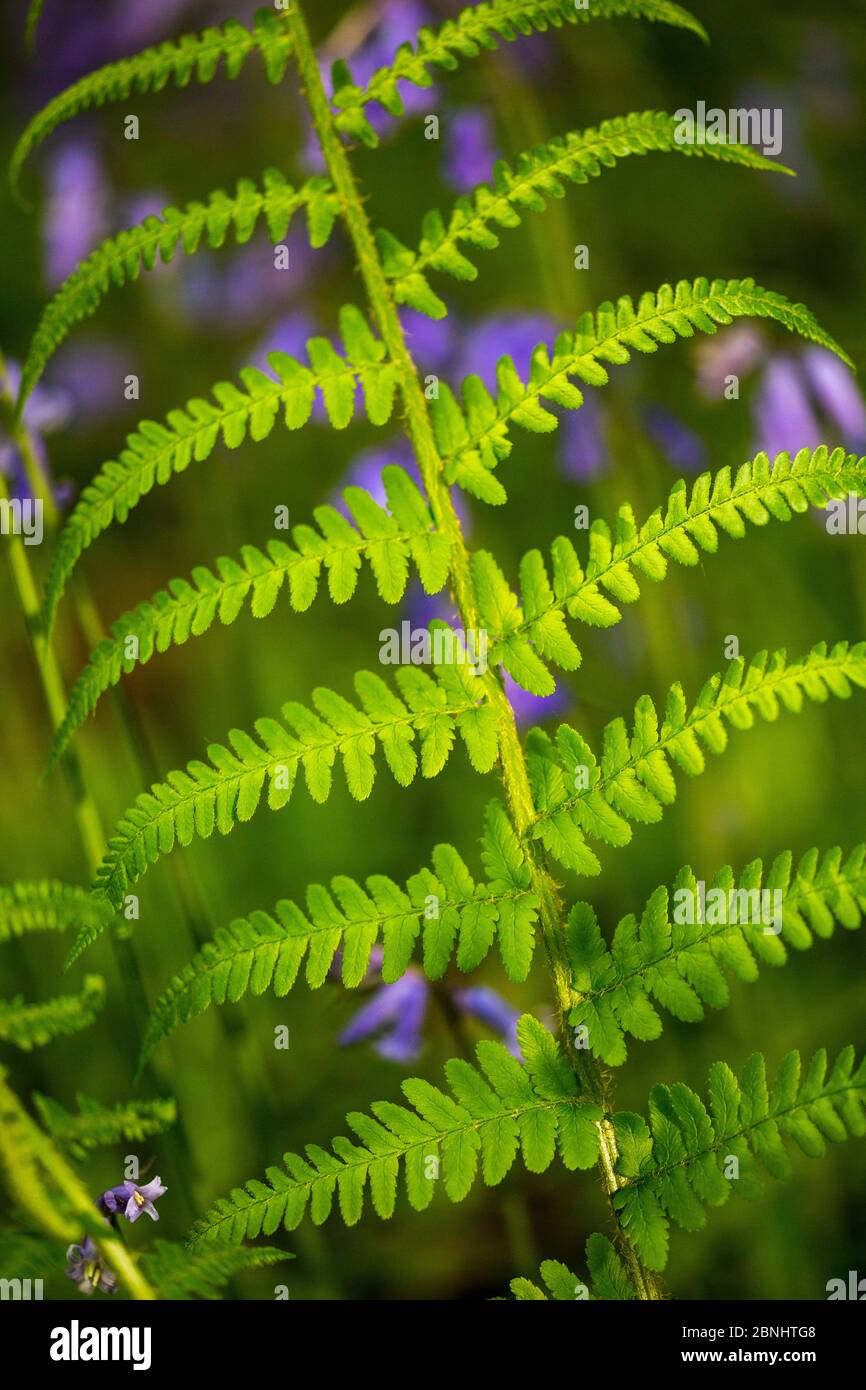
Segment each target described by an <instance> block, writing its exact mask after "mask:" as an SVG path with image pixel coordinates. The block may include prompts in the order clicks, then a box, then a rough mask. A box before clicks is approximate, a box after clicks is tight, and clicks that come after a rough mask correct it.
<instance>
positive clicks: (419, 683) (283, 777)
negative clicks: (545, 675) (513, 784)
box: [70, 625, 498, 962]
mask: <svg viewBox="0 0 866 1390" xmlns="http://www.w3.org/2000/svg"><path fill="white" fill-rule="evenodd" d="M431 626H432V625H431ZM442 626H444V625H442ZM395 680H396V683H397V687H398V689H399V692H400V694H399V695H397V694H396V693H395V692H394V691H393V690H392V689H391V687H390V686H389V685H387V684H386V683H385V681H383V680H382V678H381V677H380V676H378V675H374V674H373V673H371V672H369V671H360V672H358V674H357V675H356V676H355V689H356V691H357V694H358V696H359V699H360V705H361V707H360V708H358V706H356V705H353V704H350V703H349V701H348V700H345V699H343V697H342V696H341V695H335V694H334V693H333V692H332V691H330V690H325V689H318V690H315V691H314V692H313V704H314V706H315V709H314V710H310V709H307V708H306V707H305V706H304V705H300V704H297V703H296V702H294V701H290V702H289V703H288V704H286V705H284V706H283V710H282V713H283V719H284V720H285V724H280V723H278V722H277V720H275V719H260V720H258V721H257V723H256V726H255V727H256V733H257V735H258V740H259V741H258V742H257V741H256V740H255V739H253V738H251V737H250V735H249V734H246V733H244V732H243V731H241V730H238V729H235V730H233V731H232V732H231V733H230V734H229V744H230V745H231V746H230V748H226V747H224V746H223V745H222V744H218V743H215V744H211V746H210V748H209V749H208V758H209V762H208V763H203V762H200V761H196V762H192V763H189V764H188V766H187V768H186V770H185V771H182V772H171V773H169V775H168V779H167V781H165V782H161V783H157V784H155V785H154V786H153V787H152V788H151V790H150V791H149V792H145V793H143V794H142V795H141V796H139V797H138V800H137V801H136V802H135V805H134V806H132V807H131V808H130V809H129V810H128V811H127V812H126V814H125V815H124V817H123V819H122V820H121V821H120V824H119V825H118V827H117V830H116V832H115V835H114V837H113V838H112V839H111V840H110V841H109V852H108V854H107V855H106V857H105V859H104V860H103V862H102V865H101V867H100V870H99V873H98V875H97V878H96V882H95V884H94V891H95V893H96V895H97V898H106V899H108V901H109V902H113V903H117V902H120V901H121V900H122V898H123V895H124V893H125V891H126V888H127V886H128V885H129V884H130V883H133V882H134V881H135V880H136V879H138V878H140V877H141V875H142V874H143V873H144V872H145V870H146V869H147V867H148V865H150V864H153V863H155V862H156V860H157V859H159V858H161V857H162V856H163V855H164V854H168V853H170V852H171V850H172V849H173V848H174V847H175V845H176V844H180V845H182V846H186V845H189V844H190V843H191V842H192V841H193V839H196V838H202V839H207V838H208V837H209V836H210V835H212V834H213V831H214V830H215V829H216V830H218V831H219V832H220V834H221V835H226V834H228V833H229V831H231V830H232V829H234V827H235V825H236V824H238V823H240V822H244V821H247V820H249V819H250V817H251V816H252V815H253V814H254V812H255V810H256V808H257V807H258V805H259V802H260V801H261V799H262V796H263V794H264V793H265V791H266V790H267V801H268V805H269V807H270V809H271V810H274V811H276V810H279V809H281V808H282V807H283V806H285V805H286V804H287V802H288V801H289V799H290V797H291V794H292V790H293V787H294V783H295V778H296V776H297V773H298V771H299V770H300V769H302V770H303V773H304V777H305V780H306V783H307V789H308V791H309V793H310V795H311V797H312V798H313V800H314V801H317V802H323V801H325V800H327V798H328V796H329V795H330V791H331V783H332V772H333V766H334V763H335V761H336V759H337V756H338V755H339V757H340V760H341V761H342V764H343V769H344V772H345V775H346V784H347V786H348V789H349V792H350V794H351V795H352V796H353V797H354V798H355V800H356V801H363V800H365V799H366V798H367V797H368V796H369V794H370V792H371V790H372V787H373V782H374V780H375V776H376V764H375V761H374V756H373V755H374V753H375V751H376V747H377V744H378V745H381V748H382V751H383V752H384V754H385V761H386V762H387V764H388V766H389V768H390V770H391V773H392V774H393V776H394V778H395V780H396V781H397V782H398V783H399V784H400V785H401V786H407V785H408V784H409V783H410V782H411V781H412V780H413V778H414V777H415V775H416V773H417V771H418V770H419V767H420V771H421V773H422V775H423V776H424V777H435V776H437V775H438V773H439V772H441V771H442V768H443V767H444V766H445V764H446V762H447V761H448V757H449V754H450V752H451V747H452V745H453V742H454V736H455V734H456V733H459V734H460V736H461V738H462V740H463V742H464V744H465V746H466V751H467V753H468V754H469V759H470V761H471V763H472V765H473V767H474V768H475V770H476V771H477V772H489V771H490V769H491V767H492V766H493V764H494V762H495V761H496V758H497V757H498V741H497V737H496V727H497V725H496V712H495V711H494V709H493V708H492V706H489V705H486V704H483V705H482V699H483V695H482V693H481V691H480V687H481V684H482V682H481V680H480V678H478V677H475V676H473V675H472V673H471V672H470V670H469V668H468V666H467V665H466V664H458V663H457V662H455V663H454V664H453V665H443V666H437V667H436V668H435V677H434V676H430V675H428V674H427V673H426V672H425V671H422V670H420V669H419V667H417V666H403V667H400V668H398V669H397V671H396V673H395ZM401 697H402V698H401ZM286 725H288V726H289V727H288V728H287V727H286ZM289 729H291V730H292V731H293V732H289ZM416 740H417V742H418V744H419V745H420V746H419V749H418V752H417V753H416V751H415V747H414V744H415V742H416ZM92 939H93V936H92V934H88V933H86V932H82V933H81V934H80V935H79V938H78V941H77V942H76V943H75V945H74V946H73V950H72V955H71V957H70V962H71V961H72V960H75V959H76V958H77V956H78V955H79V954H80V951H81V950H83V949H84V946H86V945H88V944H89V942H90V941H91V940H92Z"/></svg>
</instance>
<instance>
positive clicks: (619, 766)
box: [527, 642, 866, 874]
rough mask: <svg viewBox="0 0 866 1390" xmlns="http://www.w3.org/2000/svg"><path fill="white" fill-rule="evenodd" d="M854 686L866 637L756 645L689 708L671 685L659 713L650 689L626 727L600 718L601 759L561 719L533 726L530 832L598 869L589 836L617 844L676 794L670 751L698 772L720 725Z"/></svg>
mask: <svg viewBox="0 0 866 1390" xmlns="http://www.w3.org/2000/svg"><path fill="white" fill-rule="evenodd" d="M852 686H861V687H862V686H866V642H859V643H858V644H857V645H856V646H850V645H849V644H848V643H847V642H837V643H836V644H835V646H833V647H832V648H831V649H830V650H829V651H828V650H827V644H826V643H825V642H820V643H819V644H818V645H817V646H816V647H813V648H812V650H811V651H810V652H809V654H808V655H807V656H805V657H803V658H802V659H801V660H799V661H794V662H788V660H787V657H786V654H785V652H784V651H777V652H774V653H773V654H772V655H771V656H768V655H767V653H766V652H759V653H758V655H757V656H755V657H754V658H753V659H752V661H751V662H750V663H749V665H748V666H746V663H745V661H744V660H743V658H742V657H738V658H737V659H736V660H735V661H732V662H731V663H730V665H729V666H728V668H727V670H726V672H725V674H724V675H723V676H722V675H715V676H712V677H711V678H710V680H708V681H707V683H706V685H705V686H704V688H703V690H702V691H701V693H700V695H699V696H698V698H697V700H696V701H695V702H694V704H693V705H692V706H691V707H690V706H689V705H688V703H687V701H686V698H685V695H684V694H683V690H682V687H681V686H680V685H679V684H676V685H673V686H672V687H671V689H670V691H669V693H668V697H667V702H666V705H665V713H664V718H663V720H661V721H659V716H658V713H657V711H656V707H655V705H654V704H653V702H652V700H651V699H650V697H649V696H648V695H643V696H641V698H640V699H639V700H638V702H637V704H636V706H635V713H634V723H633V726H632V729H631V731H630V730H629V728H628V725H627V724H626V721H625V720H624V719H614V720H613V721H612V722H611V723H610V724H608V725H607V727H606V729H605V731H604V739H603V748H602V755H601V759H600V760H599V759H597V758H596V756H595V754H594V753H593V751H592V749H591V748H590V746H589V744H588V743H587V742H586V740H585V739H584V738H583V737H582V736H581V735H580V734H579V733H578V732H577V731H576V730H575V729H572V728H569V726H568V725H567V724H562V725H560V727H559V729H558V730H557V734H556V742H555V743H554V742H553V741H552V740H551V739H550V737H549V735H548V734H546V733H545V732H543V731H542V730H541V729H538V728H536V729H533V730H531V732H530V735H529V738H528V740H527V754H528V758H527V761H528V763H529V774H530V780H531V782H532V787H533V795H534V798H535V806H536V810H537V812H538V814H537V818H536V821H535V824H534V827H533V830H532V835H533V838H535V839H540V840H541V841H542V843H543V844H544V846H545V848H546V849H547V850H548V852H549V853H550V854H552V855H553V857H554V858H555V859H557V860H559V862H560V863H561V864H564V865H565V866H566V868H570V869H575V870H576V871H577V872H578V873H581V874H597V873H598V872H599V871H600V865H599V861H598V859H597V857H596V855H595V853H594V851H593V850H592V848H591V847H590V845H589V844H588V843H587V837H589V838H591V839H593V840H601V841H604V842H605V843H606V844H609V845H615V846H620V845H625V844H628V842H629V840H630V839H631V835H632V828H631V822H637V823H644V824H651V823H653V822H655V821H659V820H661V817H662V813H663V811H664V808H665V807H666V806H669V805H670V804H671V803H672V802H673V801H674V800H675V799H676V782H675V780H674V775H673V769H672V767H671V762H670V760H671V759H672V760H673V762H674V763H676V764H677V765H678V767H679V768H680V769H681V770H682V771H683V772H686V773H688V774H689V776H696V775H697V774H698V773H701V772H703V771H704V768H705V765H706V763H705V757H704V751H703V750H704V749H706V750H707V751H708V752H710V753H722V752H724V750H725V748H726V747H727V742H728V729H727V726H728V725H730V726H731V728H733V729H735V730H744V729H750V728H752V727H753V725H754V722H755V715H756V714H757V715H760V716H761V718H762V719H766V720H770V721H771V720H774V719H776V718H777V717H778V715H779V711H780V709H782V708H784V709H786V710H788V711H790V712H791V713H792V714H799V713H800V712H801V710H802V708H803V703H804V699H809V700H814V701H818V702H823V701H825V700H826V699H827V698H828V696H830V695H835V696H837V697H839V698H840V699H848V698H849V697H850V695H851V693H852ZM702 745H703V747H702ZM575 789H577V790H575Z"/></svg>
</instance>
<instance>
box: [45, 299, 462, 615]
mask: <svg viewBox="0 0 866 1390" xmlns="http://www.w3.org/2000/svg"><path fill="white" fill-rule="evenodd" d="M339 324H340V336H341V338H342V341H343V345H344V352H345V356H342V355H340V353H338V352H337V351H336V350H335V348H334V346H333V344H332V343H331V342H330V341H329V339H327V338H318V337H317V338H311V339H310V340H309V341H308V343H307V355H308V360H309V365H305V364H304V363H302V362H300V361H298V360H297V358H294V357H289V356H288V355H287V354H286V353H283V352H272V353H269V354H268V363H269V365H270V368H271V371H272V372H273V374H274V375H273V377H269V376H267V375H266V374H265V373H264V372H261V371H259V369H258V368H257V367H245V368H243V370H242V371H241V373H240V377H241V382H242V383H243V389H241V388H240V387H238V386H236V385H235V384H234V383H233V382H228V381H222V382H218V383H217V385H216V386H215V387H214V388H213V391H212V395H213V397H214V400H213V401H208V400H203V399H201V398H200V397H197V398H195V399H193V400H191V401H189V402H188V403H187V405H186V406H185V407H184V409H182V410H172V411H171V412H170V413H169V415H168V416H167V418H166V420H165V421H164V422H163V423H161V424H158V423H157V422H156V421H153V420H144V421H142V422H141V424H140V425H139V426H138V428H137V430H136V431H135V432H134V433H133V434H131V435H129V436H128V438H127V441H126V448H125V449H124V450H123V452H122V453H121V454H120V457H119V458H118V459H111V460H109V462H108V463H104V464H103V465H102V467H101V468H100V469H99V472H98V473H97V474H96V477H95V478H94V479H93V481H92V482H91V483H89V484H88V485H87V487H86V488H85V489H84V491H83V492H82V494H81V497H80V498H79V500H78V502H77V504H76V506H75V508H74V509H73V511H72V512H71V514H70V516H69V519H68V520H67V522H66V524H65V526H64V527H63V530H62V531H61V533H60V540H59V541H58V545H57V549H56V551H55V554H54V557H53V560H52V564H51V569H50V572H49V575H48V580H47V583H46V589H45V604H44V615H43V616H44V622H45V625H46V629H47V631H48V632H50V631H51V628H52V626H53V623H54V618H55V615H56V612H57V606H58V604H59V602H60V600H61V598H62V597H63V593H64V591H65V589H66V585H67V584H68V582H69V579H70V576H71V575H72V572H73V570H74V569H75V566H76V564H77V563H78V560H79V558H80V557H81V555H82V554H83V552H84V551H85V550H86V549H87V548H88V547H89V546H90V545H92V544H93V542H94V541H95V540H96V538H97V537H98V536H100V535H101V534H102V532H103V531H105V530H106V528H107V527H109V526H111V525H112V524H113V523H114V522H117V523H118V524H123V522H125V521H126V519H127V517H128V516H129V514H130V512H131V511H132V510H133V508H134V507H136V506H137V505H138V503H139V502H140V501H141V499H142V497H145V496H146V495H147V493H149V492H150V490H151V489H152V488H153V487H155V486H163V485H165V484H166V483H168V482H169V481H170V480H171V479H172V478H173V477H174V476H175V474H177V473H183V472H184V470H185V469H186V468H188V467H189V465H190V463H192V462H196V463H200V462H202V461H203V460H204V459H207V458H209V457H210V455H211V454H212V453H213V451H214V449H215V448H216V446H217V443H218V442H219V441H220V440H221V441H222V442H223V443H224V444H225V446H226V447H227V448H229V449H237V448H238V447H239V446H240V445H241V444H243V442H244V441H245V440H246V439H247V438H249V439H250V440H252V442H253V443H256V444H257V443H259V442H261V441H262V440H264V439H267V438H268V436H269V435H270V433H271V431H272V430H273V428H274V426H275V424H276V422H277V419H278V418H279V417H280V416H281V415H282V419H283V422H284V424H285V426H286V429H288V430H297V429H300V428H301V427H302V426H303V425H305V424H306V423H307V421H308V420H309V418H310V416H311V414H312V411H313V405H314V403H315V400H316V393H317V392H319V393H320V395H321V399H322V402H323V404H324V407H325V411H326V413H327V416H328V419H329V421H330V423H331V424H332V425H333V427H334V428H335V429H344V428H345V427H346V426H347V425H348V424H350V422H351V421H352V420H353V419H354V418H355V414H356V411H357V410H358V408H359V405H360V402H359V399H358V390H357V388H358V386H360V387H361V389H362V391H363V400H364V407H365V409H366V414H367V418H368V419H369V421H370V423H371V424H373V425H384V424H387V422H388V420H389V419H390V418H391V413H392V410H393V405H394V392H395V390H396V386H397V369H396V368H395V366H394V365H393V363H391V362H390V361H388V360H387V359H386V353H385V347H384V344H383V343H382V342H381V341H380V340H379V339H378V338H377V337H376V336H375V334H374V333H372V332H371V330H370V328H369V326H368V324H367V320H366V318H365V317H364V315H363V314H362V313H361V310H360V309H358V308H356V307H355V306H354V305H352V304H346V305H344V306H343V308H342V309H341V310H340V316H339ZM393 487H394V491H395V493H396V491H397V488H398V487H399V484H397V483H394V484H393ZM405 505H406V509H407V510H408V502H407V503H406V504H405ZM419 515H420V514H419ZM304 535H305V536H306V535H307V533H306V530H304ZM307 539H308V540H309V543H310V545H311V546H315V541H314V540H312V539H310V538H309V537H307ZM436 544H437V543H435V542H431V546H432V548H433V550H435V548H436ZM424 550H425V544H424V543H420V544H419V545H418V546H417V547H416V554H415V560H416V564H419V567H420V564H421V561H420V559H419V557H420V556H421V555H422V554H423V553H424ZM426 563H428V564H430V565H431V567H432V568H434V569H435V568H436V566H435V565H433V561H432V560H428V561H427V562H426Z"/></svg>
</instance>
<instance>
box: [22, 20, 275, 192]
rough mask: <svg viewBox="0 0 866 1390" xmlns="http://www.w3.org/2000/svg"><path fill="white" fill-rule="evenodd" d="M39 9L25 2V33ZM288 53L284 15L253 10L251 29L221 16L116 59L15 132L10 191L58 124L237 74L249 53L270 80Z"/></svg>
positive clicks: (73, 86)
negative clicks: (257, 58)
mask: <svg viewBox="0 0 866 1390" xmlns="http://www.w3.org/2000/svg"><path fill="white" fill-rule="evenodd" d="M41 8H42V4H41V0H36V3H34V4H33V5H32V6H31V13H30V14H29V15H28V18H27V28H28V34H30V33H35V28H36V23H37V22H38V19H39V12H40V11H41ZM34 11H35V18H34V17H33V16H34ZM290 51H291V38H290V36H289V32H288V29H287V27H286V16H285V15H284V14H282V15H281V14H277V13H275V11H274V10H273V8H271V9H270V10H265V9H262V10H259V11H258V13H257V14H256V16H255V20H254V22H253V26H252V28H251V29H247V28H245V27H244V25H242V24H239V23H238V21H237V20H235V19H227V20H226V21H225V22H224V23H223V24H221V25H219V27H214V26H212V27H209V28H207V29H204V30H202V32H201V33H199V34H184V35H183V37H182V38H179V39H176V40H167V41H166V42H165V43H161V44H158V45H157V46H156V47H154V48H146V49H144V50H143V51H142V52H141V53H136V54H135V55H134V56H133V57H131V58H121V59H120V60H119V62H116V63H109V64H108V65H107V66H106V67H103V68H98V69H97V70H96V71H95V72H91V73H88V74H87V75H86V76H85V77H82V78H80V80H79V81H78V82H75V83H73V85H72V86H71V87H67V88H66V90H65V91H63V92H59V93H58V95H57V96H56V97H54V98H53V99H52V100H51V101H50V102H49V103H48V105H47V106H45V107H44V108H43V109H42V110H41V111H40V112H38V113H37V115H35V116H34V117H33V120H32V121H31V122H30V124H29V125H28V126H27V128H26V130H25V131H24V133H23V134H22V135H21V137H20V139H19V140H18V143H17V145H16V146H15V150H14V152H13V155H12V162H11V167H10V178H11V182H12V189H13V192H14V191H15V190H16V189H17V186H18V180H19V176H20V174H21V168H22V166H23V164H24V162H25V160H26V159H27V158H28V157H29V156H30V154H32V152H33V151H34V150H35V149H38V147H39V146H40V145H41V144H42V142H43V141H44V140H46V139H47V137H48V136H49V135H50V134H51V133H52V131H54V130H56V129H57V127H58V126H59V125H61V124H62V123H63V122H64V121H68V120H71V119H72V118H73V117H74V116H78V115H80V114H81V113H82V112H83V111H89V110H91V109H92V108H93V107H98V106H106V105H107V104H108V103H109V102H114V101H122V100H124V99H125V98H126V97H128V96H130V95H132V94H133V93H135V95H137V96H138V95H141V94H144V93H145V92H161V91H162V89H163V88H164V87H167V86H168V84H169V83H170V82H173V83H174V84H175V86H177V87H186V86H188V85H189V83H190V82H192V81H195V82H199V83H207V82H211V81H212V80H213V78H214V77H215V76H216V75H217V73H218V72H219V70H220V65H221V64H222V65H223V68H224V71H225V75H226V77H229V78H232V77H237V75H238V73H239V72H240V71H241V69H242V68H243V66H244V64H245V62H246V60H247V58H248V57H249V56H250V54H251V53H257V52H258V53H261V55H262V58H263V60H264V64H265V73H266V76H267V78H268V81H270V82H275V83H276V82H279V81H280V80H281V78H282V76H283V73H284V72H285V70H286V64H287V63H288V60H289V53H290Z"/></svg>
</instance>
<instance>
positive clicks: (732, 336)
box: [696, 323, 766, 400]
mask: <svg viewBox="0 0 866 1390" xmlns="http://www.w3.org/2000/svg"><path fill="white" fill-rule="evenodd" d="M765 351H766V343H765V339H764V335H763V334H762V333H761V331H760V329H758V328H754V327H752V325H751V324H748V323H737V324H734V325H733V326H732V327H731V328H726V329H724V330H723V331H722V332H721V333H718V334H716V336H715V337H712V338H708V339H705V340H704V341H703V342H701V343H699V344H698V345H697V348H696V357H697V363H698V390H699V391H700V393H701V395H702V396H705V397H706V398H707V399H708V400H722V399H723V398H724V392H725V388H726V386H727V383H728V378H729V377H732V376H735V377H738V378H739V377H743V376H747V375H748V373H749V372H751V371H752V370H753V369H754V368H755V367H757V365H758V362H759V361H760V360H761V358H762V357H763V356H764V353H765Z"/></svg>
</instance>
